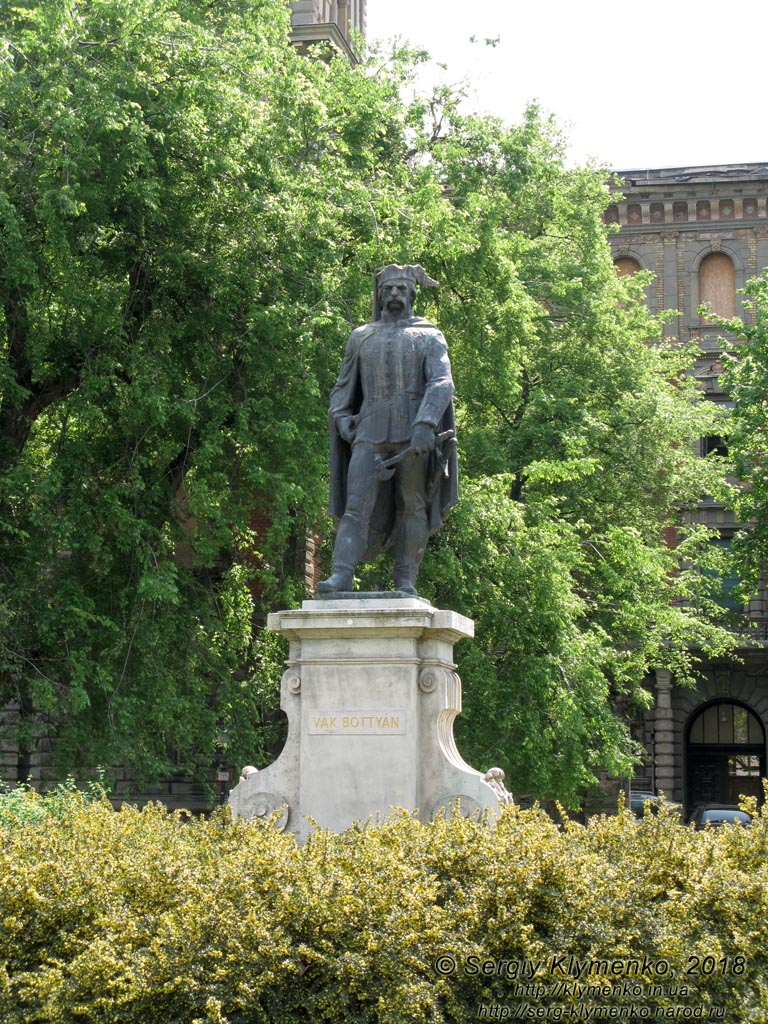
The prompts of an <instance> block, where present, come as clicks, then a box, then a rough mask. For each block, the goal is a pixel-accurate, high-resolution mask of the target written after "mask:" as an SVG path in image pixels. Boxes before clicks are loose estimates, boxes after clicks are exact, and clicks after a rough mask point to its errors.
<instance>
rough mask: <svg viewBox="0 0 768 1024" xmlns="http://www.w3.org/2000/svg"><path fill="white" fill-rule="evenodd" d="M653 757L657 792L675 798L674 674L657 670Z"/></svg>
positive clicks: (660, 669) (669, 798) (665, 670)
mask: <svg viewBox="0 0 768 1024" xmlns="http://www.w3.org/2000/svg"><path fill="white" fill-rule="evenodd" d="M654 730H655V735H654V739H653V755H654V763H655V765H656V791H657V792H662V793H664V795H665V796H666V797H667V799H668V800H674V798H675V723H674V719H673V717H672V673H671V672H670V671H669V669H666V668H657V669H656V708H655V711H654Z"/></svg>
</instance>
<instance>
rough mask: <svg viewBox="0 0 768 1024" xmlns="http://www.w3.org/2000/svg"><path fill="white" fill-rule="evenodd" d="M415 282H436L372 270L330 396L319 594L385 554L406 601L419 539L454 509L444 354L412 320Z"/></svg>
mask: <svg viewBox="0 0 768 1024" xmlns="http://www.w3.org/2000/svg"><path fill="white" fill-rule="evenodd" d="M417 284H419V285H427V286H432V287H434V286H435V285H436V284H437V282H436V281H433V280H432V279H431V278H430V277H428V276H427V274H426V273H425V271H424V269H423V267H419V266H404V267H401V266H398V265H397V264H391V265H390V266H388V267H383V268H382V269H381V270H378V271H377V272H376V285H375V300H374V310H375V313H374V321H373V323H370V324H366V325H365V326H364V327H358V328H357V329H356V330H354V331H353V332H352V334H351V336H350V338H349V341H348V342H347V347H346V350H345V352H344V360H343V362H342V366H341V371H340V372H339V377H338V380H337V381H336V386H335V387H334V389H333V392H332V393H331V401H330V434H331V500H330V512H331V515H332V516H333V517H334V520H335V522H336V524H337V532H336V541H335V544H334V549H333V573H332V575H331V576H330V578H329V579H327V580H324V581H323V582H322V583H320V584H318V588H317V590H318V593H320V594H325V595H332V594H337V593H339V592H342V591H351V590H352V577H353V575H354V572H355V569H356V568H357V565H358V563H359V562H361V561H368V560H370V559H371V558H373V557H375V555H376V554H377V553H378V552H379V551H380V550H381V549H382V548H383V547H385V546H389V547H390V548H391V549H392V553H393V556H394V583H395V590H397V591H400V592H403V593H406V594H413V595H415V594H416V577H417V574H418V571H419V566H420V565H421V560H422V558H423V557H424V549H425V547H426V544H427V539H428V537H429V535H430V534H431V533H432V532H433V531H434V530H436V529H437V528H438V527H439V526H440V525H441V524H442V521H443V517H444V516H445V514H446V513H447V512H448V510H449V509H451V508H452V507H453V506H454V505H455V504H456V502H457V501H458V488H457V473H456V445H455V433H454V417H453V380H452V379H451V365H450V362H449V360H448V349H447V346H446V344H445V338H444V337H443V335H442V334H441V333H440V331H439V330H438V329H437V328H436V327H435V326H434V325H433V324H431V323H429V322H428V321H427V320H424V319H423V318H422V317H417V316H414V315H413V310H412V307H413V302H414V300H415V298H416V285H417ZM376 314H378V316H377V315H376Z"/></svg>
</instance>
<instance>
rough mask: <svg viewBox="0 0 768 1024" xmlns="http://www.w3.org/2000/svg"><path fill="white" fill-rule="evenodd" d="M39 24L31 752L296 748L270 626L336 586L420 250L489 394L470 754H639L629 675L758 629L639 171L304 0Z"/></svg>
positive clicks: (31, 293) (437, 578)
mask: <svg viewBox="0 0 768 1024" xmlns="http://www.w3.org/2000/svg"><path fill="white" fill-rule="evenodd" d="M2 24H3V36H4V38H3V39H2V41H1V42H0V46H1V50H0V57H1V58H2V59H1V60H0V125H1V126H2V133H0V246H2V258H1V259H0V295H1V297H2V302H1V303H0V327H1V328H2V334H1V335H0V339H1V340H0V354H1V355H2V359H0V390H1V391H2V400H1V402H0V531H1V533H0V537H1V538H2V540H1V541H0V543H2V545H3V551H2V557H1V558H0V587H2V590H1V591H0V673H1V674H2V675H1V678H2V680H3V696H4V697H5V698H13V699H15V700H16V701H17V702H18V703H19V706H20V708H21V711H22V719H21V720H22V737H21V738H22V741H23V742H24V743H27V744H29V742H30V741H31V734H32V732H33V731H34V730H35V729H37V730H38V731H40V730H44V731H53V732H54V733H55V734H57V735H58V744H57V748H56V749H57V752H58V755H59V757H60V758H61V760H62V762H63V763H66V764H67V765H70V766H76V765H77V764H78V763H81V762H83V761H89V762H91V763H93V762H101V763H115V762H118V761H122V762H123V763H126V764H128V766H129V767H131V768H133V769H134V770H135V771H136V772H138V773H139V774H143V775H145V776H147V777H149V776H152V775H154V774H157V773H158V772H160V771H163V770H164V769H166V768H167V765H168V758H169V751H175V752H176V754H177V756H179V757H180V758H181V761H182V763H183V764H185V765H187V766H190V765H194V763H195V762H196V760H198V759H199V760H201V761H202V762H203V763H207V762H209V761H210V759H211V758H212V757H213V754H214V748H215V745H216V742H217V738H218V737H219V736H220V735H221V734H224V735H226V736H227V737H228V740H227V742H228V743H229V755H230V756H231V758H232V760H234V762H235V763H245V762H250V761H253V760H258V759H259V758H260V757H262V756H263V734H262V732H261V731H260V729H259V728H258V725H259V723H261V721H262V720H263V717H264V713H265V711H269V710H270V708H271V709H273V710H274V708H275V706H276V704H277V693H276V689H275V686H274V682H275V676H276V675H277V674H279V672H275V667H276V666H277V665H278V664H279V656H276V652H275V649H274V644H272V643H270V642H265V641H264V640H263V637H262V635H261V633H260V632H259V631H258V630H257V631H256V634H255V637H256V640H255V642H254V638H253V637H254V634H253V631H252V620H253V615H254V612H256V613H258V612H261V611H263V610H264V608H266V607H268V606H269V605H271V604H274V603H278V602H279V603H293V602H295V601H296V600H298V598H299V597H300V596H301V593H302V588H303V581H302V579H301V573H300V571H298V568H297V564H298V563H299V562H300V558H292V557H291V556H290V551H291V550H292V545H293V542H294V541H295V540H296V538H299V539H300V538H301V537H302V536H303V535H304V533H305V531H307V530H313V529H317V528H319V527H320V528H323V527H324V528H325V529H327V526H328V524H327V521H326V520H325V519H324V518H323V506H324V504H325V491H326V466H327V453H326V445H327V440H326V414H325V409H326V403H327V396H328V394H329V392H330V389H331V386H332V383H333V379H334V376H335V373H336V370H337V368H338V365H339V358H340V352H341V350H342V347H343V344H344V342H345V340H346V336H347V334H348V332H349V329H350V327H351V326H352V325H354V324H356V323H360V322H363V321H365V320H366V319H367V318H368V316H369V309H370V306H369V303H370V282H371V271H372V270H373V269H374V268H375V267H376V266H379V265H381V264H383V263H387V262H391V261H393V260H398V261H408V262H421V263H423V264H424V265H425V266H426V267H427V268H428V269H429V272H430V273H431V274H433V275H434V276H436V277H438V278H439V279H440V281H441V282H442V287H441V289H440V290H439V294H438V296H437V297H436V298H431V297H428V298H425V299H424V300H423V301H425V302H431V303H432V306H429V307H424V308H422V310H421V311H422V312H424V313H425V314H427V315H430V316H433V317H434V319H435V320H436V322H437V323H438V324H439V325H440V326H441V327H442V328H443V330H444V332H445V334H446V336H447V338H448V341H449V345H450V347H451V352H452V358H453V361H454V367H455V374H454V375H455V378H456V380H457V382H458V386H459V395H458V416H459V425H460V430H461V445H462V449H461V450H462V472H463V481H464V483H463V487H464V503H463V505H462V506H460V509H459V510H458V512H457V514H456V515H455V517H454V519H453V522H452V524H451V526H450V527H449V529H447V530H445V531H444V532H443V533H442V534H441V535H440V536H439V538H438V540H437V542H436V543H435V545H434V547H433V548H432V549H431V551H430V553H429V556H428V562H427V563H426V564H425V566H424V570H423V580H422V586H423V589H424V592H425V593H426V594H427V595H428V596H430V597H432V598H433V599H434V600H435V601H437V602H439V603H440V604H443V605H446V606H451V607H454V608H456V609H458V610H460V611H462V612H464V613H465V614H468V615H470V616H472V617H474V618H475V619H476V620H477V632H478V641H477V642H476V643H475V644H474V646H471V647H470V646H469V645H465V650H464V651H463V655H462V666H461V671H462V675H463V679H464V683H465V687H466V712H467V713H466V715H465V716H464V718H463V720H462V721H463V730H464V731H463V734H462V742H463V744H464V750H465V753H466V754H467V756H468V757H469V758H470V759H472V760H475V761H476V762H477V763H486V762H487V763H502V764H504V765H505V766H508V767H510V768H511V769H512V771H511V779H512V783H513V785H514V786H515V788H516V789H520V788H523V789H530V790H531V791H533V792H536V793H538V794H540V795H555V794H556V795H559V796H560V797H561V798H562V799H565V800H567V801H568V802H570V803H574V802H576V801H577V799H578V797H579V795H580V794H581V793H582V792H583V791H584V790H585V788H587V787H588V786H589V785H590V784H591V783H592V782H593V781H594V779H595V778H596V776H597V774H598V773H599V772H600V771H601V770H605V769H607V770H611V771H614V772H627V771H629V770H630V767H631V760H632V748H631V745H630V744H629V743H628V740H627V736H626V733H625V730H624V728H623V726H622V725H621V724H620V722H619V721H618V720H617V719H616V718H615V716H614V715H613V710H612V709H613V706H614V703H615V701H616V699H617V698H621V699H622V700H624V701H626V702H634V703H635V704H641V703H642V701H643V699H644V691H643V690H642V687H641V683H642V679H643V677H644V675H645V674H646V672H647V671H648V669H649V668H651V667H653V666H655V665H658V664H665V665H672V666H673V667H674V668H675V669H676V670H677V671H678V673H679V674H680V675H681V676H683V677H684V676H685V675H686V674H688V675H690V666H689V664H688V654H687V651H688V645H689V644H690V643H696V644H699V645H700V646H703V647H704V648H707V647H709V648H711V649H717V647H718V645H720V646H722V644H723V643H725V640H724V634H722V633H721V632H718V630H717V628H715V627H711V626H709V625H708V622H707V617H706V615H702V614H701V613H700V611H699V610H698V609H700V608H701V607H702V601H701V600H700V599H699V598H698V597H697V595H696V587H697V586H700V583H701V578H700V577H697V576H696V575H695V574H691V573H686V572H677V571H676V567H677V562H678V555H679V554H680V549H678V551H677V552H672V551H671V550H670V549H669V548H668V547H667V546H666V544H665V541H664V530H666V529H667V528H668V527H672V526H673V525H676V524H677V523H678V520H679V518H680V512H679V510H680V507H681V505H683V504H685V503H686V502H689V501H691V500H693V499H694V498H695V497H696V496H697V495H698V494H699V493H700V492H701V491H703V490H706V491H708V492H709V493H716V492H717V491H718V489H719V488H720V486H721V482H719V481H718V479H716V477H717V474H718V472H719V469H718V467H717V466H716V465H715V464H714V462H708V463H706V464H699V465H696V464H695V461H694V459H693V455H692V444H693V441H694V439H695V438H697V437H698V436H700V435H702V434H706V433H711V432H712V429H711V426H710V425H709V423H708V421H707V415H708V411H707V409H706V407H705V406H703V405H700V404H697V403H696V402H695V401H694V400H693V399H694V395H693V394H692V391H691V389H690V387H689V384H688V382H687V380H686V377H685V372H684V371H685V369H686V367H687V366H689V365H690V361H691V354H690V353H689V352H686V351H683V350H678V349H670V348H668V347H662V346H660V345H659V344H658V343H656V342H654V341H653V340H651V341H650V342H649V341H648V339H654V338H657V337H658V326H657V325H655V324H653V323H652V321H651V319H650V318H649V317H648V315H647V314H646V312H645V310H644V307H643V305H642V296H641V290H640V287H639V285H638V284H637V283H635V284H634V285H633V284H628V283H626V282H621V281H619V280H617V278H616V276H615V274H614V271H613V267H612V264H611V260H610V255H609V252H608V248H607V245H606V242H605V232H604V228H603V224H602V209H603V206H604V205H605V202H606V192H605V188H604V184H603V181H602V178H603V175H602V173H601V172H599V171H597V170H568V169H567V168H566V167H565V164H564V159H563V149H562V143H561V140H560V137H559V135H558V132H557V129H556V128H555V126H554V125H553V124H552V123H551V122H549V121H548V120H546V119H545V118H542V117H541V116H540V115H539V113H538V112H537V111H536V110H535V109H532V110H531V111H529V113H528V115H527V116H526V118H525V120H524V122H523V123H522V124H521V125H518V126H512V127H505V126H503V125H502V124H500V123H499V122H497V121H496V120H494V119H491V118H485V117H476V116H465V115H463V114H462V113H461V109H460V103H459V101H460V97H459V96H457V95H455V94H453V93H451V92H449V91H447V90H437V91H436V92H435V93H434V94H432V95H426V96H425V95H421V94H419V93H418V92H416V91H414V90H413V88H412V87H411V82H412V79H413V77H414V74H415V71H416V68H417V67H418V64H419V62H420V60H421V56H420V55H418V54H411V53H408V52H407V51H403V50H398V49H395V50H394V51H393V52H391V53H390V52H385V51H382V52H380V53H372V54H371V55H370V56H369V57H368V59H367V60H366V61H365V62H364V63H363V64H362V65H360V66H357V67H350V66H349V65H348V64H347V63H346V62H345V61H344V60H341V59H335V60H321V59H307V58H306V57H304V56H301V55H299V54H297V53H296V52H295V51H294V50H293V49H292V48H291V47H290V45H289V44H288V42H287V12H286V7H285V4H284V3H282V2H281V0H260V2H256V3H254V2H252V0H247V2H246V0H223V2H221V3H217V4H214V5H201V4H197V3H191V2H190V3H185V2H184V0H132V2H131V3H130V4H128V3H126V2H125V0H68V2H67V3H61V2H60V0H41V2H35V3H32V2H29V3H25V2H20V3H17V4H15V5H14V6H12V7H8V6H6V7H5V8H4V17H3V20H2ZM254 507H262V508H267V509H268V511H269V512H270V515H271V522H272V527H271V529H270V530H269V531H268V534H267V535H264V531H262V533H261V534H259V535H257V534H255V533H254V531H253V530H252V529H250V526H249V524H250V521H251V520H250V516H251V511H252V509H253V508H254ZM684 543H685V544H687V545H689V546H691V547H693V548H695V547H696V546H697V545H699V546H700V545H701V538H700V537H697V536H695V535H694V536H691V537H690V538H688V539H686V540H685V541H684ZM372 578H373V577H372ZM254 580H255V583H256V586H255V587H254V586H252V585H251V584H253V582H254ZM254 595H256V597H254ZM254 603H255V604H256V606H257V607H255V608H254ZM694 609H697V610H696V611H694ZM251 677H254V678H256V679H258V684H257V685H252V682H251Z"/></svg>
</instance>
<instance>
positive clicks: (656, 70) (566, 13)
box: [367, 0, 768, 170]
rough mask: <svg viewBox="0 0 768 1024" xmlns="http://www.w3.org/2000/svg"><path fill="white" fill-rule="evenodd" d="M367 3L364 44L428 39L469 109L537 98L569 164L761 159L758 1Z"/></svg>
mask: <svg viewBox="0 0 768 1024" xmlns="http://www.w3.org/2000/svg"><path fill="white" fill-rule="evenodd" d="M367 10H368V29H367V36H368V39H369V40H374V39H388V38H391V37H393V36H400V37H401V38H403V39H404V40H408V41H409V42H411V43H414V44H417V45H419V46H422V47H424V48H426V49H428V50H429V51H430V53H431V54H432V56H433V58H434V60H436V61H439V62H441V63H445V64H447V65H448V71H447V72H442V71H440V69H434V70H433V71H432V74H433V75H439V74H442V75H443V76H444V80H445V81H447V82H451V83H457V82H462V81H464V80H467V79H468V80H469V82H470V86H471V91H472V106H473V108H474V109H476V110H479V111H484V112H487V113H492V114H495V115H497V116H499V117H501V118H503V119H504V120H505V121H507V122H509V123H515V122H517V121H519V120H520V118H521V116H522V113H523V111H524V110H525V108H526V106H527V105H528V103H529V102H531V101H534V100H535V101H538V103H539V104H540V106H541V107H542V109H543V110H545V111H546V112H548V113H551V114H554V116H555V118H556V120H557V121H558V123H559V124H560V125H561V127H562V128H563V129H564V131H565V134H566V136H567V137H568V139H569V140H570V149H569V162H570V163H571V164H573V165H580V164H584V163H586V162H587V161H589V160H594V161H596V162H597V163H598V164H600V165H602V166H605V167H607V168H611V169H613V170H630V169H631V170H638V169H645V168H660V167H684V166H692V165H706V164H719V163H743V162H764V161H768V131H767V130H766V120H767V115H766V105H765V93H766V76H765V62H766V58H765V50H766V47H767V46H768V3H767V2H766V0H739V2H738V3H733V4H715V3H708V2H707V0H663V2H662V0H644V2H643V3H641V4H638V3H628V2H627V0H624V2H621V0H618V2H617V0H613V2H608V0H582V2H581V3H579V2H577V0H526V2H521V0H368V8H367ZM462 12H464V13H462ZM472 37H475V39H476V42H471V41H470V40H471V38H472ZM486 39H492V40H497V39H498V43H497V44H496V45H495V46H488V45H486V43H485V40H486ZM433 80H434V79H433Z"/></svg>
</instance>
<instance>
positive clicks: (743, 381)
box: [718, 273, 768, 592]
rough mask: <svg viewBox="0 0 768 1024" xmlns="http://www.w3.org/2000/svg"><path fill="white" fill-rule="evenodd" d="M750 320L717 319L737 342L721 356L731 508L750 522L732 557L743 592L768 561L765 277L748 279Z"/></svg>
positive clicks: (767, 312) (757, 579) (767, 284)
mask: <svg viewBox="0 0 768 1024" xmlns="http://www.w3.org/2000/svg"><path fill="white" fill-rule="evenodd" d="M745 292H746V295H747V296H748V298H747V299H746V300H745V301H744V306H745V308H746V309H748V310H752V315H751V316H749V314H748V319H747V318H745V319H744V320H742V319H738V318H737V319H735V320H730V321H728V320H719V321H718V322H719V323H720V326H721V327H723V328H724V329H725V330H728V331H729V332H731V333H733V334H735V335H736V336H737V338H738V339H739V340H738V341H737V342H735V343H734V344H732V345H731V347H730V352H729V353H728V354H727V355H726V357H725V373H724V375H723V384H724V386H725V388H726V389H727V390H728V391H729V393H730V395H731V397H732V398H733V403H734V407H733V411H732V413H731V415H730V417H729V422H728V438H727V439H728V451H729V456H730V458H731V459H732V461H733V462H734V466H735V470H736V473H737V474H738V477H739V480H740V481H741V484H742V486H741V487H740V488H739V491H738V494H737V498H736V502H735V506H736V513H737V515H738V516H739V519H740V520H741V522H743V523H745V524H748V525H747V528H746V529H745V530H744V531H743V532H742V533H741V534H740V535H739V536H738V538H737V543H736V545H735V554H736V558H737V561H738V565H739V570H740V572H741V574H742V577H743V580H744V584H745V587H746V589H747V591H752V592H754V591H755V590H756V589H757V588H758V586H759V585H760V584H761V583H762V582H763V581H764V579H765V568H766V564H767V563H768V273H764V274H763V276H762V277H759V278H755V279H754V280H752V281H749V282H748V284H747V287H746V289H745Z"/></svg>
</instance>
